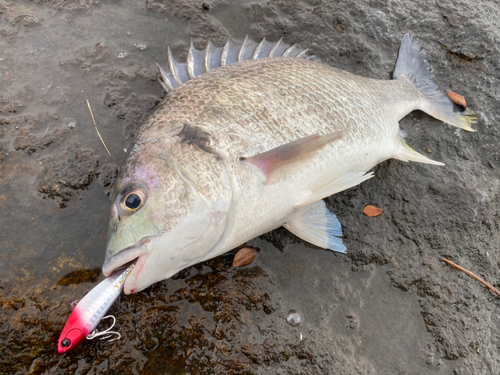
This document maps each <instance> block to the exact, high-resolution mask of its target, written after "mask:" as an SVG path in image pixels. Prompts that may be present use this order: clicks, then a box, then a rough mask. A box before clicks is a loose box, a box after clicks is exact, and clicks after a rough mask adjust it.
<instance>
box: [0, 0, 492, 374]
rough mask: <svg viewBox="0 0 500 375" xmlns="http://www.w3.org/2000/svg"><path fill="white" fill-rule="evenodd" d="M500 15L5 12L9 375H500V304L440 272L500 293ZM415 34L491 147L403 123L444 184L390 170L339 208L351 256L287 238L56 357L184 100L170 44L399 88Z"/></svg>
mask: <svg viewBox="0 0 500 375" xmlns="http://www.w3.org/2000/svg"><path fill="white" fill-rule="evenodd" d="M499 16H500V8H499V6H498V4H496V3H494V2H490V3H487V2H470V1H438V2H434V1H423V2H418V3H416V2H415V3H401V2H395V1H389V2H387V1H374V2H369V3H367V2H364V1H350V2H345V3H337V2H326V1H319V0H311V1H280V0H271V1H240V2H236V4H233V2H230V1H226V0H214V1H205V2H202V1H191V0H173V1H172V0H169V1H166V0H165V1H140V2H139V1H138V2H122V1H114V2H106V3H104V2H98V1H82V0H78V1H73V0H64V1H59V0H58V1H48V2H36V1H16V2H9V1H4V0H0V252H1V255H2V260H3V261H2V263H1V264H0V303H1V306H2V309H1V310H0V311H1V312H0V354H1V355H0V358H1V359H0V373H5V374H17V373H19V374H21V373H30V374H70V373H77V374H86V373H89V374H100V373H121V374H134V373H141V374H158V373H173V374H187V373H190V374H209V373H214V374H215V373H224V374H268V373H269V374H305V373H307V374H336V373H341V374H405V375H409V374H423V373H425V374H463V375H465V374H496V373H499V372H500V356H499V353H498V347H499V346H500V332H499V329H498V326H499V318H498V316H499V314H498V309H499V300H498V298H497V297H495V295H494V294H493V293H491V292H490V291H489V290H487V289H486V288H484V287H483V286H482V285H480V284H479V283H477V282H476V281H474V280H472V279H470V278H469V277H468V276H466V275H464V274H462V273H460V272H459V271H457V270H455V269H452V268H450V267H449V266H447V265H446V264H445V263H444V262H443V261H442V260H441V259H442V258H443V257H445V258H448V259H451V260H453V261H454V262H455V263H458V264H460V265H462V266H463V267H465V268H467V269H469V270H470V271H472V272H474V273H476V274H478V275H479V276H481V277H482V278H484V279H486V280H487V281H489V282H490V283H491V284H493V285H495V286H497V287H498V286H499V285H500V277H499V275H498V267H499V264H500V252H499V250H498V249H499V248H500V235H499V233H500V217H499V208H500V207H499V192H500V187H499V177H500V176H499V174H500V173H499V171H500V154H499V153H498V145H499V142H500V134H499V133H500V131H499V126H498V124H497V123H498V120H499V118H500V106H499V105H498V100H499V98H500V91H499V87H500V85H499V79H500V66H499V61H500V52H499V49H498V48H499V44H498V43H499V38H500V32H499V30H500V21H499V19H500V17H499ZM408 31H409V32H412V33H413V34H414V35H415V36H416V37H417V38H418V40H419V41H420V42H421V44H422V46H423V47H424V48H425V49H426V51H427V55H428V59H429V61H430V63H431V67H432V75H433V79H434V81H435V82H436V83H437V84H438V86H439V87H440V88H441V89H442V90H451V91H453V92H456V93H458V94H461V95H464V96H465V98H466V100H467V103H468V105H469V107H471V108H472V109H473V110H475V111H476V112H477V114H478V119H479V122H478V124H476V125H475V126H474V128H475V129H476V130H477V132H476V133H465V132H463V131H457V130H456V129H455V128H452V127H450V126H448V125H444V124H442V123H441V122H439V121H437V120H434V119H432V118H431V117H429V116H427V115H425V114H423V113H421V112H414V113H412V114H410V115H409V116H407V117H406V118H405V119H403V120H402V121H401V128H402V129H404V130H405V132H406V133H407V134H408V138H407V142H408V143H409V144H410V145H411V147H412V148H414V149H415V150H417V151H418V152H421V153H423V154H426V155H428V156H429V157H430V158H432V159H435V160H439V161H442V162H444V163H445V164H446V166H445V167H435V166H429V165H422V164H416V163H402V162H400V161H396V160H390V161H386V162H383V163H382V164H380V165H379V166H377V167H376V168H375V171H374V172H375V178H373V179H371V180H369V181H367V182H365V183H363V184H362V185H360V186H358V187H356V188H353V189H349V190H348V191H345V192H343V193H340V194H337V195H335V196H333V197H330V198H328V199H326V202H327V205H328V207H329V208H330V209H331V210H332V211H333V212H335V213H336V214H337V216H338V217H339V219H340V221H341V223H342V224H343V230H344V236H345V243H346V246H347V248H348V254H347V255H341V254H334V253H331V252H328V251H323V250H320V249H317V248H315V247H314V246H311V245H308V244H304V243H303V242H302V241H301V240H299V239H297V238H295V237H294V236H293V235H291V234H289V233H288V232H287V231H286V230H284V229H278V230H276V231H274V232H272V233H269V234H266V235H263V236H261V237H260V238H258V239H255V240H253V241H250V242H249V243H248V244H247V246H252V247H257V248H259V249H260V250H261V251H260V252H259V255H258V257H256V259H255V260H254V261H253V262H252V263H251V264H249V265H247V266H244V267H241V268H234V267H232V266H231V263H232V260H233V256H234V253H229V254H226V255H224V256H221V257H219V258H217V259H214V260H211V261H209V262H205V263H203V264H200V265H197V266H195V267H191V268H189V269H187V270H185V271H183V272H181V273H180V274H178V275H176V276H175V277H173V278H172V279H170V280H166V281H163V282H161V283H158V284H155V285H154V286H152V287H151V288H149V289H147V290H146V291H144V292H142V293H139V294H136V295H132V296H121V298H120V299H119V300H118V302H116V303H115V305H114V306H113V307H112V309H111V310H110V313H111V314H113V315H115V316H117V317H118V321H117V326H116V329H117V330H118V331H119V332H120V333H121V334H122V339H121V340H119V341H116V342H111V343H109V342H103V341H96V340H94V341H90V342H86V343H84V344H83V345H82V346H81V347H80V348H78V349H76V350H75V351H73V352H71V353H69V354H67V355H65V356H64V357H61V356H59V355H57V353H56V351H57V350H56V345H57V338H58V336H59V333H60V331H61V329H62V327H63V325H64V323H65V322H66V319H67V317H68V316H69V314H70V310H71V306H70V304H71V302H72V301H74V300H77V299H79V298H82V297H83V296H84V295H85V293H87V292H88V291H89V290H90V289H91V288H92V287H93V286H94V285H96V283H97V280H96V278H97V274H98V273H97V271H96V269H98V268H99V267H100V266H101V265H102V261H103V256H104V249H105V238H106V228H107V211H108V208H107V207H108V206H107V205H108V203H107V195H106V194H107V192H108V191H109V188H110V186H111V185H112V182H113V180H114V178H115V177H116V174H117V170H118V167H119V166H120V165H121V164H122V163H123V161H124V159H125V157H126V149H127V148H128V147H129V144H130V141H131V140H132V139H133V136H134V134H135V131H136V130H137V129H138V127H139V126H140V124H141V122H142V121H144V119H145V118H147V116H148V115H149V114H151V113H152V112H153V111H154V109H155V108H156V106H157V105H158V104H159V103H160V101H161V99H162V97H163V95H164V94H163V92H162V90H161V89H160V87H159V85H158V84H157V82H156V67H155V63H157V62H158V63H160V64H164V63H165V60H166V54H165V42H168V43H169V44H170V45H171V46H172V49H173V52H174V54H175V55H176V57H179V59H178V60H181V59H183V58H185V56H186V51H187V47H188V45H189V38H190V37H191V38H193V41H194V43H195V45H196V46H197V47H198V48H201V47H202V46H204V45H205V43H206V41H207V39H208V38H211V39H212V41H213V42H214V43H215V44H217V45H222V44H223V43H224V42H225V40H226V38H227V37H228V35H229V36H231V37H233V38H235V39H243V38H244V36H245V35H246V34H247V33H248V34H249V35H250V36H251V37H252V38H253V39H254V40H259V39H261V38H262V37H266V38H267V39H268V40H278V39H279V38H281V37H283V38H284V40H286V42H287V43H298V44H299V45H300V46H301V47H302V48H307V47H309V48H310V51H311V53H314V54H315V55H317V56H318V57H320V58H321V59H322V60H323V61H324V62H326V63H328V64H331V65H333V66H335V67H337V68H340V69H344V70H346V71H349V72H352V73H356V74H360V75H364V76H367V77H371V78H380V79H389V78H390V75H391V72H392V70H393V68H394V62H395V59H396V53H397V49H398V46H399V42H400V40H401V37H402V35H403V34H404V33H406V32H408ZM86 100H89V102H90V104H91V106H92V110H93V113H94V116H95V118H96V122H97V126H98V127H99V130H100V133H101V135H102V137H103V139H104V141H105V142H106V145H107V146H108V148H109V149H110V153H111V156H110V155H108V154H107V153H106V151H105V149H104V147H103V145H102V143H101V141H100V139H99V138H98V136H97V134H96V132H95V128H94V125H93V123H92V119H91V117H90V112H89V110H88V107H87V104H86ZM45 198H48V199H45ZM367 204H372V205H375V206H377V207H380V208H381V209H383V214H381V215H380V216H378V217H367V216H365V215H363V208H364V207H365V206H366V205H367ZM100 279H102V275H101V276H100ZM291 310H295V311H299V312H300V314H301V316H302V318H303V321H302V323H301V324H300V325H298V326H293V325H290V324H288V323H287V321H286V318H287V315H288V314H289V312H290V311H291ZM107 323H108V322H106V321H104V322H103V326H105V325H106V324H107Z"/></svg>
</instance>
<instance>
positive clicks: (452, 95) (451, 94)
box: [446, 91, 467, 107]
mask: <svg viewBox="0 0 500 375" xmlns="http://www.w3.org/2000/svg"><path fill="white" fill-rule="evenodd" d="M446 95H448V98H450V99H451V101H452V102H453V103H455V104H457V105H461V106H462V107H467V102H466V101H465V98H464V97H463V96H462V95H458V94H457V93H454V92H453V91H446Z"/></svg>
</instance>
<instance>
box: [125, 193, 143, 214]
mask: <svg viewBox="0 0 500 375" xmlns="http://www.w3.org/2000/svg"><path fill="white" fill-rule="evenodd" d="M140 205H141V197H139V195H137V194H136V193H130V194H129V195H127V197H126V198H125V206H127V208H130V209H131V210H137V208H138V207H139V206H140Z"/></svg>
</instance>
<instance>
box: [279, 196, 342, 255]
mask: <svg viewBox="0 0 500 375" xmlns="http://www.w3.org/2000/svg"><path fill="white" fill-rule="evenodd" d="M283 226H284V227H285V228H286V229H288V230H289V231H290V232H292V233H293V234H295V235H296V236H297V237H300V238H302V239H303V240H304V241H307V242H310V243H312V244H313V245H316V246H319V247H322V248H324V249H330V250H333V251H338V252H341V253H345V252H346V248H345V246H344V244H343V242H342V239H340V238H339V237H341V236H342V226H341V225H340V222H339V221H338V220H337V216H335V214H333V213H332V212H330V211H329V210H328V209H327V208H326V205H325V202H323V201H322V200H320V201H317V202H314V203H311V204H309V205H307V206H305V207H302V208H300V209H299V210H298V211H297V212H296V213H295V214H294V215H293V217H292V219H291V220H290V221H288V222H287V223H286V224H284V225H283Z"/></svg>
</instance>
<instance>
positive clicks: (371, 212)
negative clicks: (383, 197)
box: [363, 205, 384, 217]
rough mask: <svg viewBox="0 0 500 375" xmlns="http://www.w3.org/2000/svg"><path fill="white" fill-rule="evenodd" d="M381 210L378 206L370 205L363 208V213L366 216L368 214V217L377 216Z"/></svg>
mask: <svg viewBox="0 0 500 375" xmlns="http://www.w3.org/2000/svg"><path fill="white" fill-rule="evenodd" d="M382 212H384V211H383V210H382V209H381V208H378V207H375V206H372V205H368V206H365V208H364V209H363V213H364V214H365V215H366V216H370V217H375V216H378V215H380V214H382Z"/></svg>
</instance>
